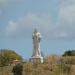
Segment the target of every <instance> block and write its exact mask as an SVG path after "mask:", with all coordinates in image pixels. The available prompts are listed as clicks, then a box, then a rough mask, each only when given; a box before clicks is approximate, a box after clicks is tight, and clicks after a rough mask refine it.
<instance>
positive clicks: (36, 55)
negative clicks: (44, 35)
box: [31, 29, 43, 63]
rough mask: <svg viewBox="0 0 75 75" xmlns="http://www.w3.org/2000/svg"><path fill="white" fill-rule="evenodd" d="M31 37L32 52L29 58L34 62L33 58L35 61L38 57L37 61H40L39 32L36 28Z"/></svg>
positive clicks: (41, 60) (41, 59)
mask: <svg viewBox="0 0 75 75" xmlns="http://www.w3.org/2000/svg"><path fill="white" fill-rule="evenodd" d="M32 39H33V54H32V57H31V60H32V61H33V62H34V60H35V61H37V60H38V59H39V61H40V62H41V63H42V62H43V57H42V56H41V51H40V41H41V34H40V32H38V31H37V30H36V29H35V30H34V32H33V34H32Z"/></svg>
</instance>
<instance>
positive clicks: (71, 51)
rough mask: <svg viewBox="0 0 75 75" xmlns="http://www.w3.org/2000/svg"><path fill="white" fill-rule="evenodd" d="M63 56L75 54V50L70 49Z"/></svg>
mask: <svg viewBox="0 0 75 75" xmlns="http://www.w3.org/2000/svg"><path fill="white" fill-rule="evenodd" d="M62 56H75V50H68V51H66V52H65V53H64V54H63V55H62Z"/></svg>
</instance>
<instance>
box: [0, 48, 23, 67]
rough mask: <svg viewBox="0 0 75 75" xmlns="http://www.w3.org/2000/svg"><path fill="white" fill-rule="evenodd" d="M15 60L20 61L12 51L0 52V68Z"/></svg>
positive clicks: (3, 50) (18, 56) (19, 57)
mask: <svg viewBox="0 0 75 75" xmlns="http://www.w3.org/2000/svg"><path fill="white" fill-rule="evenodd" d="M15 59H18V60H22V57H21V56H20V55H19V54H17V53H16V52H15V51H13V50H8V49H1V50H0V66H4V65H7V64H8V63H9V62H10V61H13V60H15Z"/></svg>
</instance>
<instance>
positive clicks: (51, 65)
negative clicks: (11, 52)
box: [0, 56, 75, 75]
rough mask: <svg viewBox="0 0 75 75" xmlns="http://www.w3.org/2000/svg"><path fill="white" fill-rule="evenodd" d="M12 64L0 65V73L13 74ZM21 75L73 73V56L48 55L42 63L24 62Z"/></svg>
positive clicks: (66, 74) (67, 74) (74, 72)
mask: <svg viewBox="0 0 75 75" xmlns="http://www.w3.org/2000/svg"><path fill="white" fill-rule="evenodd" d="M12 68H13V66H5V67H0V75H13V73H12ZM23 75H75V56H65V57H58V56H49V57H46V58H45V60H44V63H43V64H41V63H36V64H32V63H29V62H27V63H24V64H23Z"/></svg>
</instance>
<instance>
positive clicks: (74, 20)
mask: <svg viewBox="0 0 75 75" xmlns="http://www.w3.org/2000/svg"><path fill="white" fill-rule="evenodd" d="M50 15H51V14H50ZM50 15H47V14H44V15H42V14H34V13H28V14H26V15H25V16H24V17H23V18H20V19H19V20H17V21H15V22H14V21H9V22H8V25H7V27H6V28H5V32H6V34H8V35H9V36H10V34H11V35H12V36H21V37H25V36H29V35H30V34H31V32H32V30H33V29H34V28H37V29H38V30H39V31H41V33H42V34H43V36H45V37H46V38H48V39H75V0H63V1H62V2H61V4H60V9H59V11H58V15H57V22H55V21H53V19H52V17H51V16H50Z"/></svg>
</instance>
